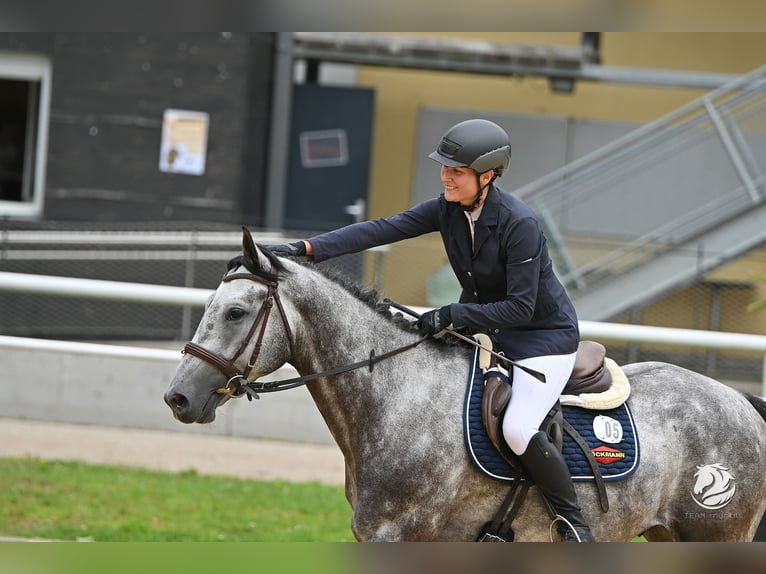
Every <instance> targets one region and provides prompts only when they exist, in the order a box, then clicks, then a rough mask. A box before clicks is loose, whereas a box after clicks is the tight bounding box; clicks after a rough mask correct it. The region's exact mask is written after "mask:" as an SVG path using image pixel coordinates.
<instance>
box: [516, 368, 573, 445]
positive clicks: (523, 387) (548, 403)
mask: <svg viewBox="0 0 766 574" xmlns="http://www.w3.org/2000/svg"><path fill="white" fill-rule="evenodd" d="M575 355H576V353H572V354H571V355H546V356H544V357H530V358H529V359H522V360H520V361H516V362H517V363H519V364H520V365H524V366H525V367H529V368H530V369H534V370H535V371H539V372H541V373H543V374H545V379H546V381H547V382H545V383H541V382H540V381H538V380H537V379H535V378H534V377H532V376H531V375H528V374H527V373H525V372H524V371H522V370H521V369H518V368H516V367H514V368H513V390H512V391H511V400H510V403H509V404H508V409H507V410H506V411H505V416H504V417H503V436H504V437H505V440H506V442H507V443H508V446H510V447H511V450H512V451H513V452H514V453H516V454H517V455H521V454H524V451H525V450H527V445H528V444H529V441H530V440H531V439H532V437H533V436H534V435H535V433H537V431H538V430H540V424H541V423H542V422H543V419H544V418H545V416H546V415H547V414H548V411H550V410H551V407H553V405H554V404H555V403H556V401H557V400H558V398H559V395H561V391H562V390H563V389H564V386H565V385H566V384H567V381H568V380H569V375H571V374H572V369H573V368H574V362H575Z"/></svg>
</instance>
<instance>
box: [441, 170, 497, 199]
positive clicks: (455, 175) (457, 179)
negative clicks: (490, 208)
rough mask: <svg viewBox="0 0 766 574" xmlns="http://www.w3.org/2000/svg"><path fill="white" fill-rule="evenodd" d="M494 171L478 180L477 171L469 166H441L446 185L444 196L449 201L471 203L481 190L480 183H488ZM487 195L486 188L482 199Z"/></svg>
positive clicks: (483, 184) (486, 173) (443, 181)
mask: <svg viewBox="0 0 766 574" xmlns="http://www.w3.org/2000/svg"><path fill="white" fill-rule="evenodd" d="M492 173H493V172H492V171H491V170H490V171H487V172H485V173H483V174H481V175H480V176H479V181H478V182H477V180H476V172H475V171H474V170H472V169H471V168H469V167H447V166H446V165H443V166H442V168H441V174H440V175H441V180H442V184H443V185H444V198H445V199H446V200H447V201H455V202H457V203H461V204H463V205H471V204H472V203H473V200H474V199H475V198H476V194H477V193H478V192H479V185H481V186H482V187H483V186H485V185H487V183H488V182H489V180H490V179H491V178H492ZM485 196H486V190H485V192H484V194H483V196H482V201H483V199H484V197H485Z"/></svg>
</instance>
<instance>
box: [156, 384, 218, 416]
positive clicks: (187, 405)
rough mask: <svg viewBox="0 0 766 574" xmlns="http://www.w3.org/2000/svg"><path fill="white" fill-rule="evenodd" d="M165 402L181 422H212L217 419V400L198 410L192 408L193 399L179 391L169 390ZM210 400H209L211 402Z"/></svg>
mask: <svg viewBox="0 0 766 574" xmlns="http://www.w3.org/2000/svg"><path fill="white" fill-rule="evenodd" d="M164 398H165V403H166V404H167V405H168V406H169V407H170V410H171V411H173V416H174V417H175V418H176V419H177V420H178V421H180V422H182V423H186V424H191V423H200V424H205V423H210V422H213V420H215V408H216V406H217V403H216V401H213V403H214V404H212V405H210V404H206V405H205V407H204V408H203V409H202V411H198V410H196V409H193V408H192V404H191V401H190V400H189V399H188V398H187V397H186V395H183V394H181V393H179V392H176V391H173V390H169V391H167V392H166V393H165V397H164ZM209 402H210V401H208V403H209Z"/></svg>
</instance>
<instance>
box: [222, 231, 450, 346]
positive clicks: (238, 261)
mask: <svg viewBox="0 0 766 574" xmlns="http://www.w3.org/2000/svg"><path fill="white" fill-rule="evenodd" d="M259 247H260V250H261V253H263V255H264V256H265V257H266V258H267V259H268V260H269V263H271V266H272V269H273V271H266V270H263V269H262V268H261V267H260V266H259V265H257V263H256V262H254V261H253V260H252V259H250V258H249V257H246V256H245V255H238V256H236V257H234V258H232V259H231V260H229V262H228V264H227V265H226V271H227V273H228V272H229V271H231V270H232V269H236V268H237V267H240V266H244V267H245V269H247V270H248V271H250V273H252V274H253V275H256V276H257V277H260V278H262V279H264V280H266V281H278V280H279V279H280V277H282V276H283V275H284V274H287V273H290V271H289V270H287V269H286V268H285V266H284V265H283V264H282V262H281V261H280V258H279V257H277V256H276V255H275V254H274V253H272V252H271V251H270V250H269V249H268V247H266V246H264V245H259ZM289 259H290V260H291V261H293V262H295V263H297V264H298V265H301V266H302V267H306V268H308V269H312V270H314V271H316V272H318V273H319V274H320V275H322V276H323V277H326V278H327V279H329V280H330V281H332V282H333V283H335V284H337V285H338V286H340V287H342V288H343V289H345V290H346V291H348V292H349V293H351V295H353V296H354V297H355V298H356V299H358V300H359V301H361V302H362V303H364V304H365V305H367V306H368V307H370V308H371V309H373V310H374V311H375V312H376V313H377V314H378V315H380V316H382V317H384V318H385V319H386V320H387V321H390V322H392V323H394V324H395V325H397V326H398V327H399V328H401V329H403V330H405V331H417V325H416V324H415V322H413V321H412V320H411V319H407V318H405V317H404V315H403V314H402V313H400V312H396V313H393V314H392V313H391V311H390V306H389V305H388V304H386V303H383V302H382V301H381V300H380V294H379V292H378V290H377V289H366V288H364V287H362V286H361V285H359V283H358V282H357V281H355V280H353V279H351V278H350V277H349V276H348V275H347V274H346V273H343V272H342V271H340V270H339V269H337V268H336V267H331V266H326V265H317V264H315V263H314V262H313V261H309V260H307V259H305V258H302V257H289ZM434 342H438V343H443V344H449V345H452V344H454V343H455V342H457V343H459V340H458V339H455V338H453V337H439V338H436V339H434Z"/></svg>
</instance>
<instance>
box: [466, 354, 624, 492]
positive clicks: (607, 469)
mask: <svg viewBox="0 0 766 574" xmlns="http://www.w3.org/2000/svg"><path fill="white" fill-rule="evenodd" d="M478 357H479V352H478V349H477V350H476V352H475V353H474V356H473V359H472V362H471V373H472V375H471V376H470V377H469V380H468V385H467V389H466V394H465V407H464V425H463V428H464V434H465V443H466V448H467V449H468V455H469V457H470V458H471V459H472V460H473V462H474V464H475V465H476V466H477V467H478V469H479V470H480V471H481V472H482V473H484V474H485V475H486V476H488V477H490V478H493V479H495V480H499V481H502V482H511V481H513V480H514V479H515V478H518V477H519V472H518V471H517V470H515V469H513V468H512V467H511V466H510V465H509V464H508V463H507V462H506V461H505V459H504V458H503V457H502V456H501V455H500V453H499V452H498V451H497V449H496V448H495V447H494V445H493V444H492V443H491V442H490V440H489V437H488V436H487V433H486V431H485V430H484V424H483V422H482V420H481V399H482V396H483V395H484V375H483V373H482V372H481V369H480V368H479V364H478ZM561 408H562V409H563V413H564V418H565V419H566V420H567V421H568V422H569V423H570V424H571V425H572V426H573V427H574V428H575V429H577V431H578V432H579V433H580V435H582V438H583V439H585V442H587V443H588V446H589V447H590V449H591V451H592V452H593V455H594V456H595V458H596V461H597V462H598V467H599V470H600V471H601V475H602V477H603V479H604V480H605V481H608V480H620V479H623V478H627V477H629V476H630V475H632V474H633V473H634V472H635V471H636V469H637V468H638V463H639V448H638V435H637V434H636V428H635V425H634V424H633V417H632V415H631V413H630V408H628V405H627V404H623V405H620V406H619V407H617V408H614V409H609V410H590V409H583V408H580V407H573V406H567V405H564V406H562V407H561ZM563 435H564V443H563V449H562V450H563V453H564V459H565V460H566V462H567V464H568V465H569V470H570V472H571V473H572V479H573V480H581V481H587V480H594V476H593V471H592V470H591V467H590V465H589V464H588V461H587V459H586V458H585V453H583V451H582V449H581V448H580V447H579V446H578V445H577V443H576V442H575V441H574V439H572V437H571V436H569V434H568V433H567V432H566V431H564V433H563Z"/></svg>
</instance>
